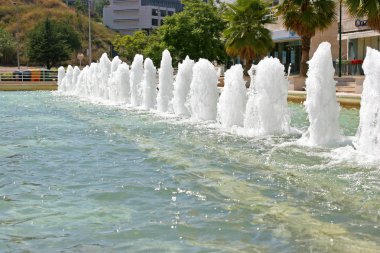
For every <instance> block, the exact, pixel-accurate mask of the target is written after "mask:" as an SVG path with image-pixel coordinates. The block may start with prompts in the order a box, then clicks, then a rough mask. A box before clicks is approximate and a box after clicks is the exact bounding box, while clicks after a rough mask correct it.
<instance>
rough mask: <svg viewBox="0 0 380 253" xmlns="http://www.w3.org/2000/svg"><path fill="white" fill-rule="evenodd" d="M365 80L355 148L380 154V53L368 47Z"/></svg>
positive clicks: (364, 68)
mask: <svg viewBox="0 0 380 253" xmlns="http://www.w3.org/2000/svg"><path fill="white" fill-rule="evenodd" d="M363 70H364V74H365V79H364V83H363V92H362V98H361V102H360V123H359V128H358V131H357V133H356V140H355V141H354V146H355V148H356V149H357V150H359V151H361V152H364V153H366V154H371V155H376V156H379V154H380V52H379V51H377V50H375V49H372V48H369V47H367V53H366V57H365V59H364V62H363Z"/></svg>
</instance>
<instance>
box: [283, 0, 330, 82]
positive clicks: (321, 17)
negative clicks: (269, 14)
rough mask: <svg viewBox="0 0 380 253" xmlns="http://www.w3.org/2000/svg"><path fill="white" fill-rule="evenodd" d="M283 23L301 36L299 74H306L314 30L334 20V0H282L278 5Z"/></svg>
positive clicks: (322, 27)
mask: <svg viewBox="0 0 380 253" xmlns="http://www.w3.org/2000/svg"><path fill="white" fill-rule="evenodd" d="M278 14H279V15H282V17H283V19H284V25H285V27H286V28H287V29H288V30H292V31H295V32H296V33H297V34H298V35H299V36H301V44H302V46H301V47H302V56H301V68H300V72H301V73H300V74H301V75H302V76H306V73H307V68H308V66H307V61H308V60H309V52H310V43H311V38H312V37H313V36H314V35H315V32H316V30H323V29H326V28H327V27H328V26H329V25H330V24H331V23H332V22H333V21H334V20H335V1H334V0H284V2H283V3H282V4H281V5H280V6H279V7H278Z"/></svg>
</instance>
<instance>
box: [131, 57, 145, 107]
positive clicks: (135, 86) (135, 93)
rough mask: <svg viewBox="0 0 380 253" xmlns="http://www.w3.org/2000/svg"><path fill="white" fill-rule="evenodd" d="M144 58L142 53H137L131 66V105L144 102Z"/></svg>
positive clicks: (138, 104)
mask: <svg viewBox="0 0 380 253" xmlns="http://www.w3.org/2000/svg"><path fill="white" fill-rule="evenodd" d="M143 61H144V58H143V56H142V55H141V54H136V55H135V57H134V59H133V62H132V66H131V76H130V78H131V79H130V84H131V105H132V106H140V105H141V103H142V80H143V74H144V66H143Z"/></svg>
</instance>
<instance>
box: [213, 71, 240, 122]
mask: <svg viewBox="0 0 380 253" xmlns="http://www.w3.org/2000/svg"><path fill="white" fill-rule="evenodd" d="M243 71H244V70H243V67H242V66H241V65H240V64H237V65H234V66H232V67H231V68H230V69H229V70H227V71H226V72H225V77H224V88H223V92H222V94H221V96H220V98H219V103H218V120H219V121H220V123H221V124H222V126H223V127H226V128H229V127H232V126H234V125H235V126H243V124H244V114H245V106H246V102H247V91H246V87H245V83H246V81H244V78H243Z"/></svg>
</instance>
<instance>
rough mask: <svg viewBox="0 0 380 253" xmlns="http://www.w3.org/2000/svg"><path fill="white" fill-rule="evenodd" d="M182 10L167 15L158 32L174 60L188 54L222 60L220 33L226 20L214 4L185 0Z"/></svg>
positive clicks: (222, 48) (181, 58)
mask: <svg viewBox="0 0 380 253" xmlns="http://www.w3.org/2000/svg"><path fill="white" fill-rule="evenodd" d="M183 3H184V10H183V11H182V12H179V13H175V14H174V15H173V16H167V17H166V18H165V19H164V24H163V25H162V26H160V27H159V28H158V33H159V34H160V37H161V39H162V41H163V43H164V44H165V45H166V46H167V48H168V49H169V51H170V52H171V54H172V57H173V60H174V61H175V62H178V61H181V60H183V59H185V57H186V55H189V57H190V58H192V59H196V60H197V59H199V58H206V59H209V60H217V61H223V60H224V59H225V56H226V54H225V52H224V44H223V41H222V40H221V33H222V31H223V30H224V28H225V22H224V21H223V19H222V18H221V15H220V14H221V13H220V11H219V9H218V8H217V7H216V6H215V5H214V4H213V3H205V2H203V1H200V0H184V1H183Z"/></svg>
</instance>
